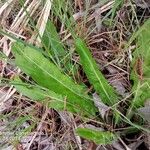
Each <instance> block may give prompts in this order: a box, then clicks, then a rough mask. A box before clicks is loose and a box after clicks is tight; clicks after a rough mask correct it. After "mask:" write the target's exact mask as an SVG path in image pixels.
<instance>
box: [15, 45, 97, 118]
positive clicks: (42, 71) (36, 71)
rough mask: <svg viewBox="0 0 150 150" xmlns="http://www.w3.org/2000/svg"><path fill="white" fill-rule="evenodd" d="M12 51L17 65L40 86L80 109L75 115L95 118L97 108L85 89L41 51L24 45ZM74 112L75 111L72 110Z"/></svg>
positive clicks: (17, 46)
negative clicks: (63, 97)
mask: <svg viewBox="0 0 150 150" xmlns="http://www.w3.org/2000/svg"><path fill="white" fill-rule="evenodd" d="M12 51H13V53H14V55H15V57H16V59H15V62H16V64H17V65H18V66H19V67H20V68H21V69H22V71H23V72H25V73H26V74H27V75H29V76H31V77H32V78H33V80H34V81H36V82H37V83H38V84H39V85H40V86H43V87H45V88H47V89H49V90H51V91H53V92H55V93H57V94H60V95H62V96H65V97H66V103H67V102H69V103H70V104H72V105H74V106H75V107H78V109H76V111H75V113H80V114H83V115H86V116H88V117H90V116H95V113H96V111H97V110H96V108H95V106H94V104H93V102H92V101H91V100H90V97H89V96H88V95H87V94H84V93H85V90H86V89H85V88H84V87H82V86H80V85H78V84H75V83H74V82H73V80H72V79H71V78H69V77H68V76H66V75H64V74H63V73H61V71H60V70H59V69H58V68H57V67H56V66H55V65H54V64H53V63H52V62H50V61H49V60H48V59H46V58H45V57H44V56H43V55H42V54H41V53H40V52H39V51H37V50H36V49H34V48H31V47H28V46H27V47H25V46H24V45H23V44H22V43H15V44H13V46H12ZM72 111H74V110H72Z"/></svg>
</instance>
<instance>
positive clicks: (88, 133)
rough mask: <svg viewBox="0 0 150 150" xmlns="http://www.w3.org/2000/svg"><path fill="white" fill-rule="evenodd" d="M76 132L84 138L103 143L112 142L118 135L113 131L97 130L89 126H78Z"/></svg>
mask: <svg viewBox="0 0 150 150" xmlns="http://www.w3.org/2000/svg"><path fill="white" fill-rule="evenodd" d="M76 132H77V134H78V135H79V136H81V137H82V138H85V139H87V140H90V141H93V142H95V143H96V144H102V145H106V144H112V142H114V141H115V140H116V138H117V136H116V135H114V134H113V133H111V132H106V131H97V130H93V129H88V128H77V130H76Z"/></svg>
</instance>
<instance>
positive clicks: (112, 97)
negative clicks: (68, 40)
mask: <svg viewBox="0 0 150 150" xmlns="http://www.w3.org/2000/svg"><path fill="white" fill-rule="evenodd" d="M76 50H77V52H78V54H79V55H80V60H81V64H82V67H83V69H84V71H85V73H86V75H87V77H88V79H89V81H90V83H91V84H92V85H93V86H94V88H95V90H96V91H97V93H99V95H100V98H101V100H102V102H103V103H105V104H107V105H113V104H115V103H116V102H118V95H117V94H116V91H115V90H114V89H113V87H111V86H110V85H109V83H108V81H107V80H106V79H105V77H104V76H103V74H102V73H101V72H100V71H99V68H98V66H97V64H96V62H95V60H94V59H93V58H92V55H91V53H90V51H89V49H88V48H87V46H86V44H85V43H84V42H83V41H82V40H81V39H76Z"/></svg>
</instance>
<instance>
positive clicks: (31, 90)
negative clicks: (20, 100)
mask: <svg viewBox="0 0 150 150" xmlns="http://www.w3.org/2000/svg"><path fill="white" fill-rule="evenodd" d="M11 84H12V85H14V87H15V88H16V89H17V91H18V92H20V93H21V94H23V95H24V96H27V97H29V98H30V99H32V100H35V101H39V102H46V104H47V105H48V107H49V108H54V109H56V110H64V109H65V107H64V105H65V101H64V100H65V98H64V97H62V96H61V95H58V94H56V93H54V92H53V91H50V90H48V89H45V88H41V87H39V86H35V85H31V84H28V83H24V82H22V81H21V80H20V79H19V78H18V77H16V78H15V79H14V80H13V81H12V82H11ZM70 107H71V108H70ZM68 109H69V110H73V106H72V105H69V104H68Z"/></svg>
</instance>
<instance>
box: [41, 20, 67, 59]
mask: <svg viewBox="0 0 150 150" xmlns="http://www.w3.org/2000/svg"><path fill="white" fill-rule="evenodd" d="M42 41H43V43H44V45H45V46H46V48H47V49H48V50H49V51H50V53H51V54H52V56H55V57H58V56H59V57H60V56H65V55H66V52H65V50H64V47H63V44H62V42H61V40H60V38H59V36H58V33H57V31H56V27H55V26H54V24H53V23H52V22H51V21H50V20H48V22H47V25H46V29H45V32H44V35H43V37H42Z"/></svg>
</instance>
